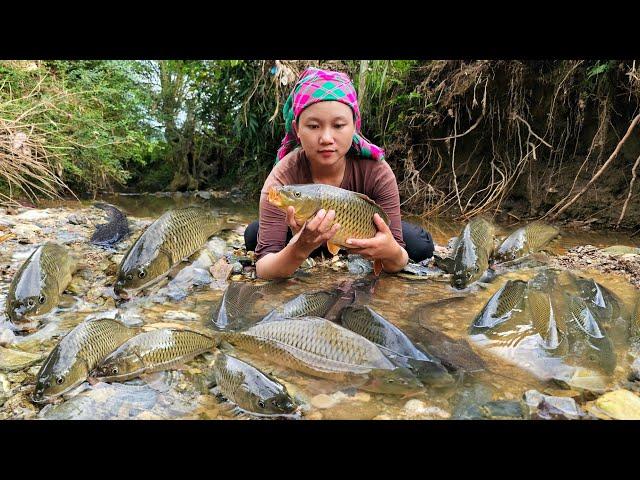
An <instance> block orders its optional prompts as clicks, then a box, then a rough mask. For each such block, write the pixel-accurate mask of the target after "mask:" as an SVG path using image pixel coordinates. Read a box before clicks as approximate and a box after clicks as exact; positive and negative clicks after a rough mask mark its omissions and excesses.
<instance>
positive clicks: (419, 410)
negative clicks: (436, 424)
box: [402, 398, 451, 418]
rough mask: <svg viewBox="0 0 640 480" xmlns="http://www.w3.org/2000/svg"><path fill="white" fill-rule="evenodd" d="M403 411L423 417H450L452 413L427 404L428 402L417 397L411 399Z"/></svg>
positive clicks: (406, 413)
mask: <svg viewBox="0 0 640 480" xmlns="http://www.w3.org/2000/svg"><path fill="white" fill-rule="evenodd" d="M402 413H404V414H405V415H407V416H408V417H422V418H449V417H450V416H451V415H450V414H449V413H448V412H446V411H444V410H442V409H441V408H438V407H433V406H431V407H430V406H427V404H426V403H424V402H422V401H420V400H416V399H415V398H413V399H411V400H409V401H408V402H407V403H406V404H405V405H404V408H403V409H402Z"/></svg>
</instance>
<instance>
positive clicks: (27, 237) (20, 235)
mask: <svg viewBox="0 0 640 480" xmlns="http://www.w3.org/2000/svg"><path fill="white" fill-rule="evenodd" d="M13 233H14V234H15V235H16V239H17V240H18V242H19V243H36V242H37V240H38V236H39V234H41V233H42V229H41V228H40V227H38V226H37V225H31V224H20V225H16V227H15V228H14V229H13Z"/></svg>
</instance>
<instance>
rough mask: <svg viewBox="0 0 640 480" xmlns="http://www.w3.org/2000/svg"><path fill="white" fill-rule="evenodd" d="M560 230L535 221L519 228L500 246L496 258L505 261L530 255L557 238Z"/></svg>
mask: <svg viewBox="0 0 640 480" xmlns="http://www.w3.org/2000/svg"><path fill="white" fill-rule="evenodd" d="M559 233H560V230H558V229H557V228H556V227H554V226H552V225H548V224H546V223H542V222H533V223H530V224H528V225H526V226H524V227H522V228H518V229H517V230H516V231H515V232H513V233H512V234H511V235H509V236H508V237H507V238H506V239H505V240H504V241H503V242H502V243H501V244H500V246H499V247H498V249H497V251H496V255H495V258H496V260H498V261H501V262H504V261H509V260H515V259H516V258H520V257H523V256H525V255H529V254H530V253H534V252H537V251H539V250H541V249H542V248H544V247H545V246H546V245H547V244H548V243H549V242H551V240H553V239H554V238H556V237H557V236H558V234H559Z"/></svg>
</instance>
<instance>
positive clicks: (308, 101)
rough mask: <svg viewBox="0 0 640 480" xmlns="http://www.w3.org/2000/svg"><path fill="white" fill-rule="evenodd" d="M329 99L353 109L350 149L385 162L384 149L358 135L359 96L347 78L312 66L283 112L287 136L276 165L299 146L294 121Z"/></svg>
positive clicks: (295, 88)
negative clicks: (353, 126) (306, 110)
mask: <svg viewBox="0 0 640 480" xmlns="http://www.w3.org/2000/svg"><path fill="white" fill-rule="evenodd" d="M328 100H334V101H338V102H342V103H344V104H345V105H349V106H350V107H351V110H353V118H354V123H355V127H356V130H355V133H354V134H353V142H352V145H351V146H352V148H353V149H355V150H356V151H357V152H358V153H359V154H360V155H361V156H363V157H366V158H373V159H374V160H383V159H384V150H382V149H381V148H380V147H378V146H377V145H374V144H373V143H371V142H370V141H369V140H367V139H366V138H365V137H364V135H362V133H361V132H360V127H361V118H360V109H359V108H358V95H357V93H356V89H355V88H354V86H353V83H351V80H350V79H349V77H348V76H347V75H346V74H344V73H340V72H332V71H330V70H320V69H318V68H313V67H311V68H307V69H306V70H305V71H304V72H303V73H302V75H301V76H300V78H299V79H298V82H297V83H296V84H295V86H294V87H293V91H292V92H291V95H289V98H288V99H287V102H286V103H285V104H284V108H283V109H282V114H283V116H284V120H285V129H286V132H287V134H286V135H285V137H284V138H283V139H282V144H281V145H280V148H279V149H278V155H277V158H276V163H277V162H278V160H281V159H282V158H284V156H285V155H286V154H287V153H289V152H290V151H291V150H293V149H294V148H295V147H297V146H298V145H299V144H298V138H297V137H296V134H295V132H294V131H293V125H292V124H293V121H294V120H295V119H297V118H298V117H299V116H300V114H301V113H302V111H303V110H304V109H305V108H307V107H308V106H309V105H313V104H314V103H318V102H324V101H328Z"/></svg>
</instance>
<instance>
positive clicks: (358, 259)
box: [347, 254, 373, 275]
mask: <svg viewBox="0 0 640 480" xmlns="http://www.w3.org/2000/svg"><path fill="white" fill-rule="evenodd" d="M347 268H348V269H349V273H353V274H355V275H367V274H369V273H371V272H373V262H371V261H369V260H367V259H366V258H364V257H363V256H362V255H355V254H349V255H347Z"/></svg>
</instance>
